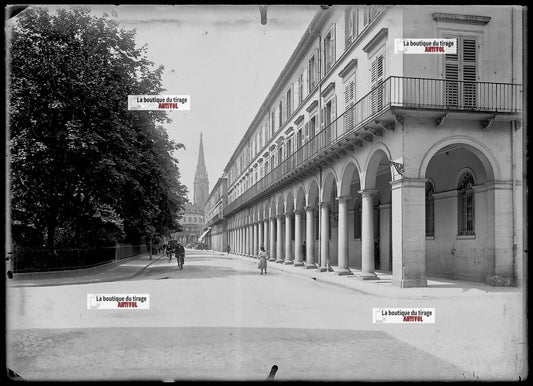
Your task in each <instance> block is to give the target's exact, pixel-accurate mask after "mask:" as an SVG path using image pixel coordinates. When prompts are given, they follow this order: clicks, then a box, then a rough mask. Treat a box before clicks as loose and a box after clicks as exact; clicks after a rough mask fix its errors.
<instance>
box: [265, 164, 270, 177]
mask: <svg viewBox="0 0 533 386" xmlns="http://www.w3.org/2000/svg"><path fill="white" fill-rule="evenodd" d="M269 172H270V169H269V168H268V161H265V175H267V174H268V173H269Z"/></svg>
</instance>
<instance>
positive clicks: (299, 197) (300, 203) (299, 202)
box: [294, 184, 305, 210]
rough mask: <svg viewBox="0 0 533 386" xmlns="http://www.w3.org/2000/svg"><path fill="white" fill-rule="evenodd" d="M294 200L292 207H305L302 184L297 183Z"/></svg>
mask: <svg viewBox="0 0 533 386" xmlns="http://www.w3.org/2000/svg"><path fill="white" fill-rule="evenodd" d="M296 188H297V189H298V190H297V191H296V200H295V207H294V209H297V210H298V209H303V208H304V207H305V189H304V187H303V185H301V184H300V185H297V187H296Z"/></svg>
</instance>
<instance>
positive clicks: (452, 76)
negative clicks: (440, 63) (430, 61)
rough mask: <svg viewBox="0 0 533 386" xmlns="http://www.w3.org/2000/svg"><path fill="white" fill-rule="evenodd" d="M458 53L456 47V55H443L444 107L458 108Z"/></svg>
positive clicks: (458, 50)
mask: <svg viewBox="0 0 533 386" xmlns="http://www.w3.org/2000/svg"><path fill="white" fill-rule="evenodd" d="M449 38H452V37H449ZM459 52H460V49H459V46H458V45H457V54H445V56H444V77H445V79H446V87H445V91H446V105H447V106H450V107H457V106H459V83H458V82H457V81H458V80H459Z"/></svg>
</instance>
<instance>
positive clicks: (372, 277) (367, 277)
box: [358, 272, 379, 280]
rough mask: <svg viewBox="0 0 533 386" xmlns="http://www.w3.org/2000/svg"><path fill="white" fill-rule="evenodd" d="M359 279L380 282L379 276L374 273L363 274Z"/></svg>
mask: <svg viewBox="0 0 533 386" xmlns="http://www.w3.org/2000/svg"><path fill="white" fill-rule="evenodd" d="M358 278H359V279H361V280H379V277H378V275H376V274H375V273H374V272H367V273H362V274H360V275H359V276H358Z"/></svg>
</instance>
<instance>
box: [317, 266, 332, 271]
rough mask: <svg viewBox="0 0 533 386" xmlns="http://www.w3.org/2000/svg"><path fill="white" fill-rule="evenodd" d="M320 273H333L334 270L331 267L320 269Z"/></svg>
mask: <svg viewBox="0 0 533 386" xmlns="http://www.w3.org/2000/svg"><path fill="white" fill-rule="evenodd" d="M318 272H333V268H331V267H330V266H327V267H320V268H318Z"/></svg>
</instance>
